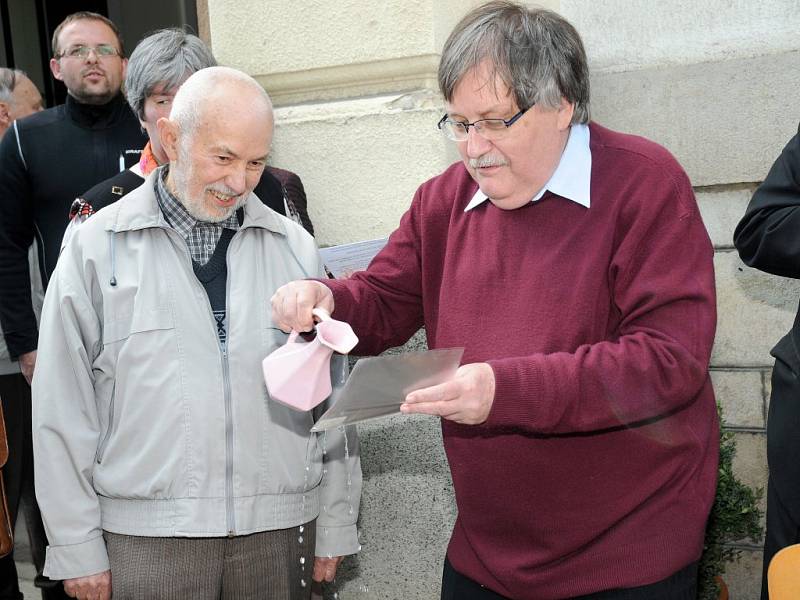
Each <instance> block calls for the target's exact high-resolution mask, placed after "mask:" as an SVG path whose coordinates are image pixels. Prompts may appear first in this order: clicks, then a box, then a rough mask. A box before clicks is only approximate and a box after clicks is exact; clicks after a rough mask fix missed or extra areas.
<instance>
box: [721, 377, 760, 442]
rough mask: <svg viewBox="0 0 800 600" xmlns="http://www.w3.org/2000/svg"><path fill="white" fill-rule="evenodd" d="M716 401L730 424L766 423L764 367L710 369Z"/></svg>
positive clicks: (754, 424)
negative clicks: (726, 369)
mask: <svg viewBox="0 0 800 600" xmlns="http://www.w3.org/2000/svg"><path fill="white" fill-rule="evenodd" d="M711 382H712V383H713V384H714V393H715V394H716V397H717V402H719V403H720V404H721V405H722V414H723V416H724V419H725V421H724V424H725V425H726V426H728V427H748V428H763V427H764V398H763V389H762V382H761V371H720V370H714V371H711Z"/></svg>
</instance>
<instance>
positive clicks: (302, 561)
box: [300, 556, 306, 565]
mask: <svg viewBox="0 0 800 600" xmlns="http://www.w3.org/2000/svg"><path fill="white" fill-rule="evenodd" d="M300 564H301V565H304V564H306V557H305V556H301V557H300Z"/></svg>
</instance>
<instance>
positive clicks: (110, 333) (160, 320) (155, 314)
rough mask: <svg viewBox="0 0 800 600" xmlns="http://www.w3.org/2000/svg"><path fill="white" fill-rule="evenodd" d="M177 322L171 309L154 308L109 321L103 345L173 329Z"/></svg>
mask: <svg viewBox="0 0 800 600" xmlns="http://www.w3.org/2000/svg"><path fill="white" fill-rule="evenodd" d="M174 327H175V321H174V319H173V317H172V312H171V311H170V309H169V308H152V309H144V310H138V311H134V312H133V313H131V314H127V315H123V316H120V317H117V318H114V319H110V320H107V321H106V322H105V323H104V324H103V344H113V343H114V342H119V341H121V340H124V339H127V338H128V337H130V336H131V335H132V334H134V333H143V332H145V331H157V330H159V329H172V328H174Z"/></svg>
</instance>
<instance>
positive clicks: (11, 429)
mask: <svg viewBox="0 0 800 600" xmlns="http://www.w3.org/2000/svg"><path fill="white" fill-rule="evenodd" d="M0 399H1V400H2V407H3V416H4V418H5V423H6V437H7V438H8V462H6V465H5V467H3V481H4V483H5V487H6V495H7V499H8V510H9V512H10V513H11V524H12V527H13V526H14V525H15V524H16V522H17V515H18V514H19V509H20V506H21V507H22V508H23V510H24V511H25V524H26V526H27V530H28V539H29V540H30V544H31V555H32V558H33V564H34V566H35V567H36V572H37V577H36V585H37V586H38V587H41V588H42V598H43V600H60V599H62V598H67V595H66V594H65V593H64V588H63V587H62V586H61V583H59V582H53V581H50V580H49V579H47V578H46V577H44V576H43V575H42V569H43V568H44V557H45V550H46V549H47V537H46V536H45V533H44V525H42V516H41V514H40V513H39V505H38V504H37V503H36V494H35V492H34V489H33V433H32V424H31V388H30V386H29V385H28V382H27V381H25V378H24V377H23V376H22V375H21V374H19V373H15V374H12V375H0ZM18 585H19V584H18V583H17V569H16V567H15V565H14V554H13V553H12V554H10V555H8V556H6V557H5V558H3V559H0V600H17V599H18V598H22V595H21V594H20V592H19V587H18Z"/></svg>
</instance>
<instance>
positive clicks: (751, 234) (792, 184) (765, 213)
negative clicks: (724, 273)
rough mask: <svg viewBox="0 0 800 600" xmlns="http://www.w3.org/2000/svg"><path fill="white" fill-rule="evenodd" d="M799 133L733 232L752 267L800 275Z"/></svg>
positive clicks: (744, 257) (746, 261) (774, 272)
mask: <svg viewBox="0 0 800 600" xmlns="http://www.w3.org/2000/svg"><path fill="white" fill-rule="evenodd" d="M799 234H800V133H798V134H797V135H795V136H794V137H793V138H792V139H791V140H789V143H788V144H787V145H786V147H785V148H784V149H783V152H782V153H781V155H780V156H779V157H778V159H777V160H776V161H775V164H773V165H772V168H771V169H770V171H769V173H768V174H767V177H766V179H765V180H764V182H763V183H762V184H761V185H760V186H759V187H758V189H757V190H756V191H755V193H754V194H753V198H752V199H751V200H750V204H749V205H748V207H747V211H746V212H745V214H744V217H742V220H741V221H740V222H739V224H738V225H737V227H736V231H735V232H734V244H735V245H736V249H737V250H738V251H739V256H741V258H742V260H743V261H744V262H745V263H746V264H747V265H749V266H751V267H755V268H756V269H760V270H762V271H766V272H768V273H773V274H775V275H782V276H784V277H795V278H800V235H799Z"/></svg>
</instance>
